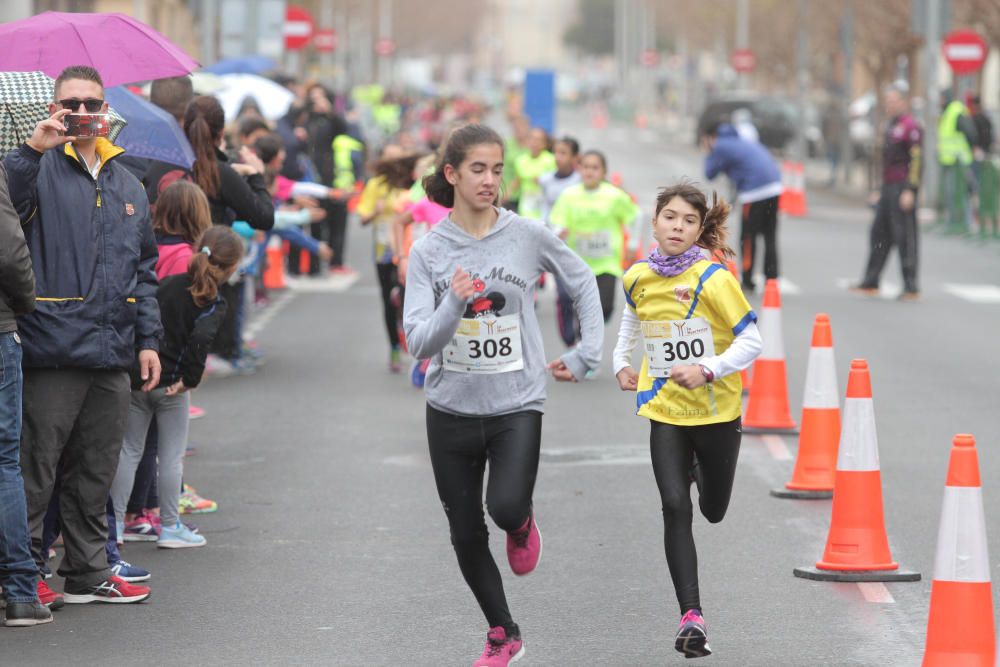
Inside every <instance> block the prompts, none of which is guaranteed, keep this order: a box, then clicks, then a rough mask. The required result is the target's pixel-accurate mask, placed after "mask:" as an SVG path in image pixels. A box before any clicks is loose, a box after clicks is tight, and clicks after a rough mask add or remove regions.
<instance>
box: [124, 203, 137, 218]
mask: <svg viewBox="0 0 1000 667" xmlns="http://www.w3.org/2000/svg"><path fill="white" fill-rule="evenodd" d="M125 215H135V206H132V204H131V203H129V202H125Z"/></svg>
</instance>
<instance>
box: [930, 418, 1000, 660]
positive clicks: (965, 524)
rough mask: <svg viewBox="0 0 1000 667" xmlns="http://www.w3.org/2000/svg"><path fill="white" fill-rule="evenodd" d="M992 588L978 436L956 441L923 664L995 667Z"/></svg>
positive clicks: (935, 560) (945, 491)
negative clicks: (980, 475)
mask: <svg viewBox="0 0 1000 667" xmlns="http://www.w3.org/2000/svg"><path fill="white" fill-rule="evenodd" d="M995 660H996V637H995V636H994V634H993V587H992V584H990V559H989V554H988V552H987V548H986V518H985V515H984V514H983V491H982V488H981V483H980V481H979V457H978V456H977V454H976V439H975V438H973V437H972V436H971V435H956V436H955V439H954V440H953V441H952V447H951V460H950V462H949V463H948V480H947V481H946V482H945V487H944V505H943V507H942V508H941V526H940V528H939V530H938V542H937V555H936V557H935V558H934V583H932V584H931V610H930V616H929V618H928V619H927V644H926V647H925V649H924V662H923V667H993V664H994V661H995Z"/></svg>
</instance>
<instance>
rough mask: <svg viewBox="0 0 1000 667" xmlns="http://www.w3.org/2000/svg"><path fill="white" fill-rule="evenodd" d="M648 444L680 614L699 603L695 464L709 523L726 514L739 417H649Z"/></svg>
mask: <svg viewBox="0 0 1000 667" xmlns="http://www.w3.org/2000/svg"><path fill="white" fill-rule="evenodd" d="M650 424H651V425H652V428H651V430H650V433H649V449H650V454H651V456H652V459H653V473H654V474H655V476H656V485H657V487H659V489H660V499H661V501H662V503H663V527H664V535H663V546H664V549H665V550H666V552H667V566H668V567H669V568H670V578H671V579H672V580H673V582H674V592H675V593H676V594H677V603H678V604H679V605H680V608H681V614H684V613H685V612H687V611H688V610H689V609H695V608H697V609H701V599H700V597H699V594H698V554H697V552H696V550H695V546H694V535H693V534H692V532H691V522H692V520H693V518H694V512H693V508H692V505H691V466H692V464H693V463H694V459H695V457H697V462H698V473H697V475H698V478H699V484H700V485H701V493H700V494H699V498H698V505H699V507H700V508H701V513H702V514H703V515H704V516H705V518H706V519H708V520H709V521H710V522H711V523H718V522H720V521H722V519H723V517H725V516H726V509H727V508H728V507H729V498H730V496H731V495H732V491H733V479H734V478H735V476H736V459H737V458H738V457H739V453H740V437H741V433H740V431H741V429H740V420H739V419H736V420H735V421H731V422H724V423H722V424H708V425H706V426H674V425H673V424H663V423H661V422H656V421H650Z"/></svg>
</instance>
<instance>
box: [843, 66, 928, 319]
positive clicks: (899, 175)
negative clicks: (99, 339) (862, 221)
mask: <svg viewBox="0 0 1000 667" xmlns="http://www.w3.org/2000/svg"><path fill="white" fill-rule="evenodd" d="M908 92H909V91H908V88H907V86H906V83H905V82H897V83H894V84H892V85H890V86H889V87H888V88H886V90H885V92H884V93H883V96H882V100H883V104H884V106H885V113H886V116H887V117H888V118H889V119H890V120H889V123H888V126H887V127H886V133H885V137H884V138H883V145H882V189H881V191H880V192H879V196H878V205H877V207H876V209H875V221H874V222H873V223H872V230H871V245H870V248H869V252H868V265H867V268H866V269H865V277H864V279H863V280H862V281H861V283H860V284H859V285H857V286H856V287H854V288H852V289H853V291H855V292H857V293H860V294H865V295H869V296H877V295H878V291H879V290H878V285H879V279H880V278H881V276H882V269H883V268H885V263H886V260H888V259H889V251H891V250H892V246H893V245H895V246H896V247H897V248H899V260H900V264H901V265H902V268H903V293H902V294H901V295H900V297H899V298H900V300H903V301H912V300H916V299H917V298H918V297H919V295H920V289H919V286H918V284H917V216H916V202H917V192H918V190H919V188H920V168H921V163H920V155H921V153H920V149H921V144H922V142H923V130H922V129H921V127H920V125H919V124H918V123H917V121H916V119H915V118H914V117H913V114H911V113H910V104H909V101H908V99H907V94H908Z"/></svg>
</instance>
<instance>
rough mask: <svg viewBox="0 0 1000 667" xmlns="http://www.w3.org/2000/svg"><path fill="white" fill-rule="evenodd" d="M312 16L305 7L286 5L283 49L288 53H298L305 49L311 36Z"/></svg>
mask: <svg viewBox="0 0 1000 667" xmlns="http://www.w3.org/2000/svg"><path fill="white" fill-rule="evenodd" d="M314 25H315V23H314V22H313V17H312V14H310V13H309V11H308V10H307V9H306V8H305V7H299V6H298V5H288V8H287V9H286V10H285V27H284V30H283V32H284V35H285V48H286V49H288V50H289V51H298V50H299V49H304V48H306V45H308V44H309V40H311V39H312V36H313V26H314Z"/></svg>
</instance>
